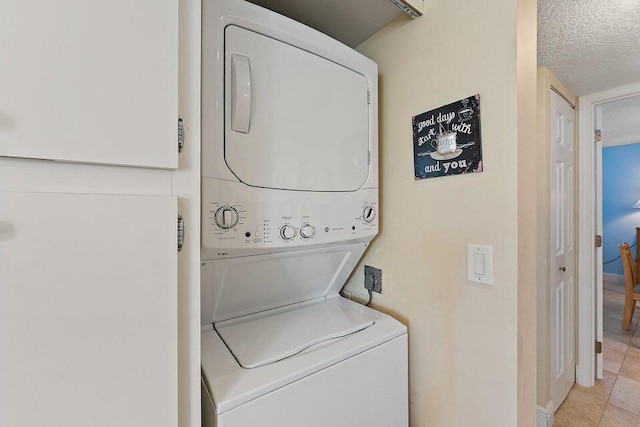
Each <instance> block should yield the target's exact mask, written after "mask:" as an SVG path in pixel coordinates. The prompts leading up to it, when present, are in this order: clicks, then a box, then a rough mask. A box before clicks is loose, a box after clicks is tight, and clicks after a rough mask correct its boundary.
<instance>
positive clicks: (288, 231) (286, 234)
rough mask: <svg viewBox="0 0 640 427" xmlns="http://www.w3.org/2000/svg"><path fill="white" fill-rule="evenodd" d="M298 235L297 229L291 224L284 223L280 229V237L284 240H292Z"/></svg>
mask: <svg viewBox="0 0 640 427" xmlns="http://www.w3.org/2000/svg"><path fill="white" fill-rule="evenodd" d="M295 235H296V229H295V228H293V227H292V226H290V225H283V226H282V228H281V229H280V237H282V238H283V239H284V240H291V239H293V238H294V237H295Z"/></svg>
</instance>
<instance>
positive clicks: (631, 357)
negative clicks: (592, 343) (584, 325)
mask: <svg viewBox="0 0 640 427" xmlns="http://www.w3.org/2000/svg"><path fill="white" fill-rule="evenodd" d="M623 307H624V285H623V284H622V283H613V282H605V283H604V312H603V315H604V325H603V326H604V378H603V379H602V380H598V381H596V384H595V385H594V386H593V387H590V388H587V387H581V386H579V385H577V384H576V385H574V386H573V388H572V389H571V391H570V392H569V395H568V396H567V399H566V400H565V401H564V403H563V404H562V405H560V408H558V410H557V411H556V413H555V422H554V424H553V425H554V427H566V426H570V427H582V426H585V427H587V426H602V427H614V426H624V427H630V426H640V328H637V326H638V323H637V319H638V316H640V314H639V312H640V310H636V313H635V314H634V319H633V321H632V323H631V327H630V328H629V330H628V331H623V330H622V327H621V324H622V310H623ZM636 332H637V333H636Z"/></svg>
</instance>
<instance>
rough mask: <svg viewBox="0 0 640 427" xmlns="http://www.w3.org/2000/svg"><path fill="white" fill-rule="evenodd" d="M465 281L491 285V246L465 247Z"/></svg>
mask: <svg viewBox="0 0 640 427" xmlns="http://www.w3.org/2000/svg"><path fill="white" fill-rule="evenodd" d="M467 280H469V281H470V282H476V283H482V284H484V285H493V246H485V245H467Z"/></svg>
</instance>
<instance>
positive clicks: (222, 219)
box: [213, 206, 240, 230]
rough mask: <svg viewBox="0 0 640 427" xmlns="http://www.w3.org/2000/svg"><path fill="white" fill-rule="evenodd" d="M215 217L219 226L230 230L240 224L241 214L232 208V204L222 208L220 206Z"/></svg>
mask: <svg viewBox="0 0 640 427" xmlns="http://www.w3.org/2000/svg"><path fill="white" fill-rule="evenodd" d="M213 219H214V221H215V222H216V225H217V226H218V227H220V228H222V229H223V230H229V229H230V228H233V227H235V226H236V224H238V220H239V219H240V215H239V214H238V211H237V210H235V208H232V207H231V206H222V207H221V208H218V210H217V211H216V213H215V215H214V216H213Z"/></svg>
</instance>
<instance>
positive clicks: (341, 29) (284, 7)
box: [249, 0, 404, 47]
mask: <svg viewBox="0 0 640 427" xmlns="http://www.w3.org/2000/svg"><path fill="white" fill-rule="evenodd" d="M249 1H250V2H251V3H255V4H257V5H259V6H262V7H265V8H267V9H270V10H273V11H274V12H278V13H279V14H281V15H284V16H288V17H289V18H291V19H294V20H296V21H298V22H302V23H303V24H305V25H308V26H309V27H311V28H315V29H316V30H318V31H320V32H322V33H325V34H327V35H329V36H331V37H333V38H334V39H336V40H339V41H341V42H342V43H344V44H346V45H347V46H351V47H356V46H357V45H359V44H360V43H362V42H363V41H365V40H366V39H368V38H369V37H371V36H372V35H373V34H374V33H376V32H377V31H379V30H381V29H382V28H383V27H384V26H386V25H387V24H389V23H390V22H393V21H394V20H396V19H397V18H399V17H400V16H402V15H404V13H403V12H402V11H401V10H400V9H399V8H398V7H396V6H395V5H394V4H393V3H391V1H389V0H349V1H345V0H322V1H318V0H295V1H294V0H249Z"/></svg>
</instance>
